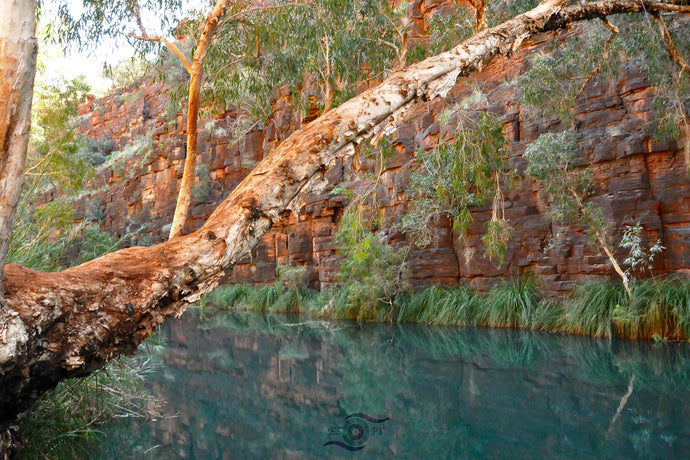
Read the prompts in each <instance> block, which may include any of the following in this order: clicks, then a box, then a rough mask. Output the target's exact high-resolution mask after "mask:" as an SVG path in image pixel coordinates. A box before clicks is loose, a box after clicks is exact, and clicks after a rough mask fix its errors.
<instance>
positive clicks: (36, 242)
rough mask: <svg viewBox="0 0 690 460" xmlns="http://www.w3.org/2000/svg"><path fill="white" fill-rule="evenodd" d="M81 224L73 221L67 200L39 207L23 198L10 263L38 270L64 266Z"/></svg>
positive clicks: (9, 256)
mask: <svg viewBox="0 0 690 460" xmlns="http://www.w3.org/2000/svg"><path fill="white" fill-rule="evenodd" d="M81 229H82V227H81V226H79V225H74V218H73V212H72V207H71V205H70V203H69V202H67V201H65V200H59V201H54V202H52V203H47V204H45V205H43V206H41V207H36V206H35V205H33V204H31V202H30V201H28V200H26V199H23V200H22V201H21V202H20V204H19V208H18V210H17V217H16V220H15V226H14V229H13V231H12V241H11V243H10V248H9V252H8V255H7V263H16V264H20V265H23V266H25V267H29V268H33V269H35V270H44V271H53V270H58V269H60V268H62V267H61V266H60V260H61V259H62V257H63V256H64V254H66V253H67V251H68V250H69V248H70V247H71V245H72V244H74V242H75V240H77V239H78V237H79V233H80V231H81Z"/></svg>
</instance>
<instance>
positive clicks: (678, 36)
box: [615, 15, 690, 167]
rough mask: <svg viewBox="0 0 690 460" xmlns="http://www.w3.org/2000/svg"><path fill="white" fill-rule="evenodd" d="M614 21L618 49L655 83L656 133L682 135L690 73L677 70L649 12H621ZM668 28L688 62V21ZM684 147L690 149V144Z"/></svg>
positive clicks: (687, 111) (689, 125)
mask: <svg viewBox="0 0 690 460" xmlns="http://www.w3.org/2000/svg"><path fill="white" fill-rule="evenodd" d="M615 21H616V24H617V25H618V27H619V28H620V30H621V34H620V41H619V43H617V45H618V49H619V50H620V52H621V53H622V54H624V55H625V56H626V57H628V58H629V59H631V60H632V62H633V65H635V66H636V67H639V68H641V69H642V70H643V71H644V72H645V73H646V74H647V76H648V77H649V79H650V80H651V82H652V84H653V85H654V87H655V90H656V94H655V101H654V107H655V110H656V115H657V117H655V118H656V120H655V121H654V123H655V125H656V126H655V127H656V135H657V137H658V138H659V139H661V140H679V139H682V137H683V127H685V129H690V121H689V120H688V114H690V75H689V74H688V72H679V67H678V66H677V64H676V63H675V62H673V60H672V59H671V58H670V57H669V53H668V52H667V49H666V45H665V43H664V40H663V38H662V36H661V32H660V31H659V29H658V28H657V27H655V26H654V24H652V23H651V22H650V18H649V17H648V16H641V15H636V16H622V17H617V18H615ZM650 29H651V30H650ZM669 32H670V35H671V39H672V40H673V43H674V45H675V47H676V49H677V50H678V51H679V52H680V54H681V55H682V56H683V58H684V59H685V61H686V62H687V61H688V60H689V59H690V52H689V51H688V50H690V22H688V21H686V20H683V19H680V20H675V19H674V20H672V22H671V23H670V24H669ZM686 142H688V141H686ZM686 149H687V151H690V147H687V146H686ZM686 160H687V158H686ZM688 167H690V165H689V166H688Z"/></svg>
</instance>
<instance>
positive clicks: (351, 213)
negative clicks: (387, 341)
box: [335, 206, 408, 319]
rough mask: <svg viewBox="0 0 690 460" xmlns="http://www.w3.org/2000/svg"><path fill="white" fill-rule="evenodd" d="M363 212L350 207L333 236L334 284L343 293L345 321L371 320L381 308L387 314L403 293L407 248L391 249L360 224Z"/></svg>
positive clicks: (357, 208)
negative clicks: (338, 258)
mask: <svg viewBox="0 0 690 460" xmlns="http://www.w3.org/2000/svg"><path fill="white" fill-rule="evenodd" d="M363 212H364V211H363V209H362V207H360V206H350V207H349V208H347V209H346V211H345V213H344V215H343V217H342V218H341V220H340V228H339V230H338V232H337V233H336V235H335V238H336V242H337V244H338V253H339V254H341V255H342V256H343V259H342V260H341V261H340V272H339V274H338V280H339V281H340V283H341V285H342V286H343V289H344V291H345V292H346V295H345V299H344V301H345V302H344V303H345V305H344V307H345V308H346V309H347V310H348V314H347V316H348V317H356V318H361V319H372V318H375V317H376V316H377V315H378V314H379V310H380V309H381V307H388V309H389V314H390V308H391V307H392V304H393V300H394V299H395V297H396V296H397V295H398V294H400V293H402V292H404V291H405V290H406V289H407V277H408V272H407V267H406V266H405V263H404V262H405V258H406V256H407V248H394V247H393V246H391V245H390V244H388V243H386V242H385V241H384V240H383V238H382V237H381V236H380V235H377V234H376V233H374V232H373V231H372V230H371V229H370V228H368V227H367V226H366V225H365V224H364V222H365V221H366V219H365V217H364V216H363Z"/></svg>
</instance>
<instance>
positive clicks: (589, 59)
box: [520, 21, 618, 126]
mask: <svg viewBox="0 0 690 460" xmlns="http://www.w3.org/2000/svg"><path fill="white" fill-rule="evenodd" d="M581 30H582V33H581V34H580V35H576V36H574V37H572V38H570V39H569V40H568V41H567V42H565V43H564V44H562V45H561V44H559V43H558V42H554V51H553V52H552V53H550V54H548V55H545V54H540V55H538V56H537V57H536V58H535V60H534V63H533V64H532V67H531V68H530V69H529V70H528V71H527V72H525V73H524V74H523V75H522V76H521V77H520V87H521V88H522V94H521V100H522V102H523V103H524V104H526V105H527V106H531V107H534V108H536V109H539V110H540V111H541V112H542V114H543V115H557V116H558V117H559V118H560V119H561V120H562V121H563V123H564V124H565V125H566V126H570V125H573V124H574V122H575V114H574V113H573V110H574V108H575V100H576V99H577V97H578V96H579V95H580V93H581V91H582V89H583V82H584V81H585V78H586V77H587V76H588V75H590V74H591V73H592V72H593V71H594V70H595V69H596V68H597V66H598V64H599V62H600V61H601V60H602V59H603V58H602V56H603V54H604V49H605V46H606V45H605V44H606V38H607V37H608V36H609V35H610V32H609V30H608V29H607V28H606V27H604V26H603V25H602V24H601V22H600V21H589V22H587V23H585V24H584V25H583V26H581ZM616 56H617V55H616V54H614V55H613V58H611V59H607V60H604V61H603V67H602V69H601V72H600V74H603V75H609V74H611V73H612V71H613V70H615V68H616V66H617V65H618V60H617V59H615V57H616Z"/></svg>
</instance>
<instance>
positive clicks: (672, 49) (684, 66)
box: [652, 12, 690, 74]
mask: <svg viewBox="0 0 690 460" xmlns="http://www.w3.org/2000/svg"><path fill="white" fill-rule="evenodd" d="M652 17H653V18H654V22H656V25H657V26H658V27H659V30H661V35H662V36H663V37H664V44H666V51H667V52H668V55H669V56H670V57H671V59H673V61H674V62H675V63H676V64H678V66H679V67H680V73H681V74H682V73H683V72H688V73H689V74H690V66H688V63H687V61H685V59H683V56H681V55H680V53H679V52H678V48H676V45H675V44H674V43H673V38H671V33H670V32H669V31H668V27H666V22H665V21H664V18H662V17H661V14H659V13H658V12H654V13H652Z"/></svg>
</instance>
